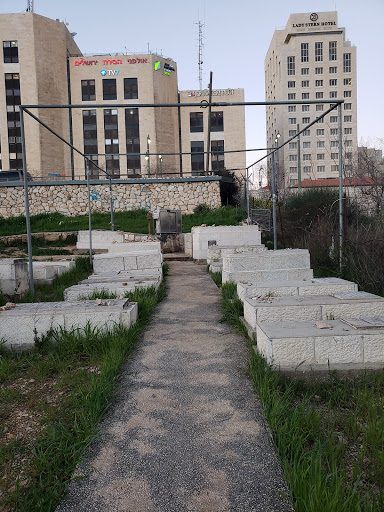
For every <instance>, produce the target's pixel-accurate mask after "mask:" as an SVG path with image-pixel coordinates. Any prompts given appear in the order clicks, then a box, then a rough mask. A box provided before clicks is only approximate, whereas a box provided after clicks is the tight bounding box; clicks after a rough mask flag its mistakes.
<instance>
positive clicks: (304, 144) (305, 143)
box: [303, 142, 311, 160]
mask: <svg viewBox="0 0 384 512" xmlns="http://www.w3.org/2000/svg"><path fill="white" fill-rule="evenodd" d="M310 148H311V143H310V142H303V149H310ZM304 160H305V159H304Z"/></svg>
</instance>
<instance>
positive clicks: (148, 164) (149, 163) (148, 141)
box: [145, 135, 151, 176]
mask: <svg viewBox="0 0 384 512" xmlns="http://www.w3.org/2000/svg"><path fill="white" fill-rule="evenodd" d="M150 143H151V139H150V137H149V135H147V152H146V154H145V159H146V161H147V170H148V176H150V174H151V161H150V159H149V145H150Z"/></svg>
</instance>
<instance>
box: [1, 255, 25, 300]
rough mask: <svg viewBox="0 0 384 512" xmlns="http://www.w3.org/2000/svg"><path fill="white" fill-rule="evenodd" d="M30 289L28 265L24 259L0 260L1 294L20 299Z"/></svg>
mask: <svg viewBox="0 0 384 512" xmlns="http://www.w3.org/2000/svg"><path fill="white" fill-rule="evenodd" d="M28 289H29V272H28V263H27V261H26V260H25V259H23V258H0V293H1V294H2V295H4V296H5V297H7V298H20V297H22V296H23V295H24V294H25V293H27V292H28Z"/></svg>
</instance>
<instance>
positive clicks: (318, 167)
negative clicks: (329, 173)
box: [317, 165, 325, 172]
mask: <svg viewBox="0 0 384 512" xmlns="http://www.w3.org/2000/svg"><path fill="white" fill-rule="evenodd" d="M317 172H325V165H318V166H317Z"/></svg>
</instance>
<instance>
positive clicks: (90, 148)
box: [83, 110, 99, 178]
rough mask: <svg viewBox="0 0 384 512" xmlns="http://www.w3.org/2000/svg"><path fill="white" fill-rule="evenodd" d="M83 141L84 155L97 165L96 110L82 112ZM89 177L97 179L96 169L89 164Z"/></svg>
mask: <svg viewBox="0 0 384 512" xmlns="http://www.w3.org/2000/svg"><path fill="white" fill-rule="evenodd" d="M83 139H84V154H85V155H92V156H93V158H92V159H93V161H94V163H96V164H97V163H98V160H97V159H98V156H97V154H98V152H99V150H98V147H97V123H96V110H83ZM89 170H90V175H91V177H92V178H98V177H99V171H98V169H97V168H96V167H95V166H93V165H90V164H89Z"/></svg>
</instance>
